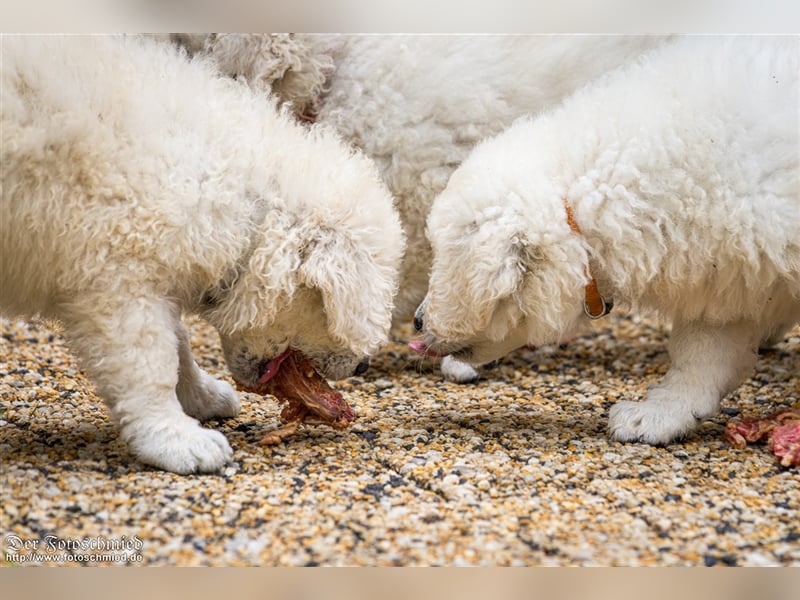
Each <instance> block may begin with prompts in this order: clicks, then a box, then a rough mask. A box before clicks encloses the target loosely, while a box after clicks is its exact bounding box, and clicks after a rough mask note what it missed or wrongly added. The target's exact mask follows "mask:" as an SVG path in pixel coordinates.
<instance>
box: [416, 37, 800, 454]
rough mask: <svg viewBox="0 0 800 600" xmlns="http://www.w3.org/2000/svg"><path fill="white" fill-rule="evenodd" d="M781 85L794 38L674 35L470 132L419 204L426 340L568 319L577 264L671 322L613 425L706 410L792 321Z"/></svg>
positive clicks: (434, 346)
mask: <svg viewBox="0 0 800 600" xmlns="http://www.w3.org/2000/svg"><path fill="white" fill-rule="evenodd" d="M799 88H800V39H799V38H797V37H791V38H781V37H775V38H744V37H741V38H740V37H733V38H723V37H716V38H715V37H712V38H704V37H697V38H684V39H680V40H678V41H677V42H674V43H670V44H668V45H666V46H665V47H663V48H661V49H658V50H656V51H654V52H652V53H651V54H649V55H647V56H646V57H644V58H642V59H641V60H639V61H637V62H636V63H635V64H632V65H630V66H628V67H626V68H623V69H620V70H618V71H615V72H613V73H611V74H609V75H608V76H606V77H604V78H602V79H601V80H599V81H597V82H595V83H593V84H591V85H589V86H587V87H586V88H584V89H582V90H580V91H578V92H577V93H576V94H574V95H573V96H572V97H570V98H568V99H567V100H566V101H565V102H564V103H563V106H561V107H559V108H558V109H556V110H553V111H552V112H549V113H547V114H544V115H542V116H540V117H539V118H535V119H524V120H521V121H520V122H518V123H516V124H515V125H513V126H512V127H510V128H509V129H508V130H507V131H505V132H504V133H502V134H500V135H499V136H497V137H495V138H494V139H492V140H489V141H486V142H484V143H482V144H481V145H479V146H478V147H477V148H476V149H475V151H474V152H473V153H472V154H471V155H470V157H469V158H468V159H467V160H466V161H464V163H463V164H462V166H461V167H460V168H459V169H458V170H457V171H456V172H455V173H454V174H453V176H452V177H451V179H450V182H449V184H448V186H447V189H446V190H445V191H444V192H443V193H442V194H441V195H440V196H439V197H438V198H437V199H436V201H435V203H434V206H433V209H432V211H431V215H430V218H429V222H428V225H429V232H430V236H431V242H432V245H433V251H434V260H433V267H432V272H431V278H430V289H429V292H428V294H427V296H426V299H425V301H424V302H423V304H422V305H421V306H420V308H419V310H418V314H417V317H418V319H420V320H422V321H424V332H425V333H424V338H425V342H426V343H427V345H428V346H429V348H430V350H431V351H436V352H440V353H441V352H444V353H446V352H455V356H456V357H457V358H461V359H463V360H467V361H470V362H474V363H481V362H484V361H487V360H491V359H494V358H497V357H498V356H501V355H502V354H503V353H505V352H507V351H508V350H509V349H511V348H513V347H516V346H519V345H521V344H523V343H530V344H543V343H551V342H554V341H557V340H558V339H560V338H561V337H562V336H564V335H568V334H570V333H571V332H572V331H574V330H575V329H576V328H577V327H578V326H579V325H580V324H581V323H582V322H584V320H585V318H586V317H585V316H584V315H583V299H584V285H585V283H586V282H587V275H586V273H587V269H588V270H589V272H591V274H592V275H593V276H595V277H596V279H597V281H598V284H599V288H600V290H601V292H602V293H603V294H604V295H606V296H608V297H612V298H613V299H614V301H616V303H617V305H618V306H627V307H631V308H637V309H638V308H641V309H655V310H657V311H659V312H660V313H661V314H662V315H663V316H664V317H665V318H667V319H669V320H671V321H672V326H673V330H672V336H671V341H670V346H669V351H670V356H671V366H670V368H669V371H668V373H667V374H666V376H665V377H664V379H663V381H661V382H660V383H659V384H658V385H657V386H655V387H654V388H653V389H652V390H651V391H650V392H649V394H648V398H647V400H646V401H645V402H641V403H633V402H620V403H618V404H617V405H616V406H615V407H614V408H613V409H612V411H611V415H610V430H611V433H612V435H613V436H614V437H615V438H617V439H619V440H636V439H641V440H644V441H647V442H650V443H667V442H669V441H671V440H673V439H676V438H678V437H681V436H683V435H685V434H687V433H688V432H690V431H691V430H692V429H693V428H694V427H695V426H696V424H697V423H698V422H699V421H700V420H702V419H705V418H707V417H709V416H712V415H714V414H716V412H717V411H718V409H719V404H720V401H721V399H722V398H723V397H724V396H725V395H726V394H728V393H729V392H731V391H732V390H733V389H735V388H736V387H737V386H738V384H739V382H740V380H741V378H742V377H743V376H744V375H746V374H747V373H748V372H749V371H750V370H751V369H752V367H753V364H754V361H755V358H756V351H757V346H758V344H759V343H760V342H762V341H765V340H766V341H774V340H775V339H778V338H779V337H780V335H781V334H782V333H783V332H785V330H786V329H787V328H789V327H791V326H793V324H794V323H796V322H797V321H798V319H800V139H798V131H800V118H799V117H798V112H800V111H799V110H798V106H800V94H799V93H798V89H799ZM565 203H567V204H568V205H569V206H571V208H572V211H573V212H574V215H575V219H576V221H577V223H578V224H579V226H580V230H581V235H577V234H576V233H575V232H573V231H572V230H571V228H570V226H569V225H568V222H567V216H566V211H565Z"/></svg>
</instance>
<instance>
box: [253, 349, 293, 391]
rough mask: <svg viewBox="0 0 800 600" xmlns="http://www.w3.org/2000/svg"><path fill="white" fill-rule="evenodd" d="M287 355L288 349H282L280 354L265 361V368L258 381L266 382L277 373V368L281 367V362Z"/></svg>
mask: <svg viewBox="0 0 800 600" xmlns="http://www.w3.org/2000/svg"><path fill="white" fill-rule="evenodd" d="M287 356H289V350H285V351H283V352H282V353H281V354H279V355H278V356H276V357H275V358H273V359H272V360H271V361H269V362H268V363H267V368H266V369H264V374H263V375H262V376H261V378H260V379H259V380H258V382H259V383H266V382H267V381H269V380H270V379H272V378H273V377H275V375H276V374H277V373H278V369H280V367H281V363H282V362H283V361H284V360H285V359H286V357H287Z"/></svg>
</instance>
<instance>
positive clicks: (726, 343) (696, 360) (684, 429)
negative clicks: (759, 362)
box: [609, 321, 759, 444]
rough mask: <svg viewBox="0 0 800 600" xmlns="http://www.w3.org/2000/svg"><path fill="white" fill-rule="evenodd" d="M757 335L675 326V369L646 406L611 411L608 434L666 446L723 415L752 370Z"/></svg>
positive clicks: (742, 329)
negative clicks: (725, 402) (728, 399)
mask: <svg viewBox="0 0 800 600" xmlns="http://www.w3.org/2000/svg"><path fill="white" fill-rule="evenodd" d="M758 341H759V335H758V329H757V327H756V326H755V324H753V323H750V322H736V323H730V324H726V325H723V326H717V327H715V326H711V325H708V324H706V323H702V322H699V321H693V322H680V321H676V322H675V324H674V325H673V329H672V336H671V338H670V343H669V353H670V359H671V364H670V368H669V370H668V371H667V374H666V375H665V376H664V378H663V379H662V380H661V381H660V382H659V383H658V384H656V385H655V386H654V387H653V388H652V389H651V390H650V392H649V393H648V395H647V400H645V401H644V402H618V403H617V404H615V405H614V406H613V407H612V408H611V412H610V415H609V433H610V434H611V436H612V437H613V438H614V439H617V440H620V441H643V442H647V443H649V444H667V443H669V442H671V441H673V440H675V439H677V438H680V437H683V436H685V435H686V434H688V433H690V432H691V431H692V430H694V429H695V428H696V427H697V426H698V425H699V423H700V422H702V421H703V420H704V419H707V418H709V417H712V416H714V415H715V414H717V412H718V411H719V406H720V402H721V401H722V399H723V398H724V397H725V395H726V394H728V393H730V392H731V391H733V390H734V389H736V387H737V386H738V385H739V383H740V382H741V380H742V378H743V377H744V376H745V375H747V374H748V373H749V371H750V370H752V368H753V366H754V364H755V360H756V345H757V344H758Z"/></svg>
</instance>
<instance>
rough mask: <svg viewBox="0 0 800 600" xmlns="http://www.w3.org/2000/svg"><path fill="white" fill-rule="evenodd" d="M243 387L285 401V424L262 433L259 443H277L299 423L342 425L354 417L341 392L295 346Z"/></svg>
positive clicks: (290, 433) (282, 412)
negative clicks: (254, 383) (253, 385)
mask: <svg viewBox="0 0 800 600" xmlns="http://www.w3.org/2000/svg"><path fill="white" fill-rule="evenodd" d="M247 391H250V392H255V393H258V394H261V395H264V394H270V395H272V396H275V398H277V399H278V401H279V402H282V403H284V404H285V406H284V407H283V410H281V421H282V422H283V423H285V425H284V426H283V427H281V428H279V429H276V430H275V431H272V432H270V433H268V434H267V435H265V436H264V438H263V439H262V440H261V442H260V444H261V445H264V446H269V445H274V444H279V443H281V441H283V439H284V438H286V437H288V436H290V435H292V434H293V433H294V432H295V431H297V429H298V427H300V425H302V424H324V425H329V426H331V427H333V428H334V429H344V428H346V427H348V426H349V425H350V423H352V422H353V420H354V419H355V418H356V415H355V413H354V412H353V409H352V408H351V407H350V406H349V405H348V404H347V402H346V401H345V399H344V398H343V397H342V394H341V393H339V392H338V391H336V390H335V389H333V388H332V387H331V386H330V385H329V384H328V382H327V380H326V379H325V378H324V377H323V376H322V375H320V374H319V373H318V372H317V370H316V369H315V368H314V366H313V365H312V364H311V362H310V361H309V360H308V359H307V358H306V357H305V356H304V355H303V354H302V353H300V352H298V351H296V350H291V349H289V350H287V351H286V352H284V353H283V354H281V355H280V356H278V357H277V358H275V359H273V360H272V361H270V364H269V365H268V367H267V373H266V374H265V375H264V376H262V378H261V381H260V382H259V384H258V386H257V387H256V388H254V389H248V390H247Z"/></svg>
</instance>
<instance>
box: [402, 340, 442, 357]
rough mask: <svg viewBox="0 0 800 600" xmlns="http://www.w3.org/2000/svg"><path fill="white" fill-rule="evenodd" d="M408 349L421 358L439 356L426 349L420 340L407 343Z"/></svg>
mask: <svg viewBox="0 0 800 600" xmlns="http://www.w3.org/2000/svg"><path fill="white" fill-rule="evenodd" d="M408 347H409V348H411V349H412V350H413V351H414V352H416V353H417V354H421V355H422V356H439V354H437V353H436V352H434V351H433V350H431V349H430V348H428V347H427V346H426V345H425V342H423V341H422V340H411V341H410V342H408Z"/></svg>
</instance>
